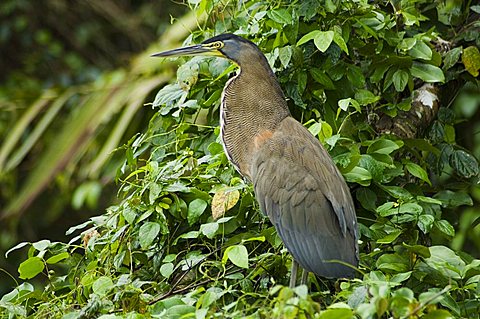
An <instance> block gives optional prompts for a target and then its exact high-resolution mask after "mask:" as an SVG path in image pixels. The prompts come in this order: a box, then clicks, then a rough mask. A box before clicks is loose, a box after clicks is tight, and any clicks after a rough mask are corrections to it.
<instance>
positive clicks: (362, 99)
mask: <svg viewBox="0 0 480 319" xmlns="http://www.w3.org/2000/svg"><path fill="white" fill-rule="evenodd" d="M355 100H356V101H357V102H358V103H359V104H360V105H362V106H364V105H368V104H372V103H375V102H377V101H378V100H380V96H378V95H375V94H373V93H372V92H370V91H369V90H365V89H358V90H357V92H355Z"/></svg>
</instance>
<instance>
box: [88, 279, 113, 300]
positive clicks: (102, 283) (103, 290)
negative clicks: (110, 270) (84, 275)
mask: <svg viewBox="0 0 480 319" xmlns="http://www.w3.org/2000/svg"><path fill="white" fill-rule="evenodd" d="M92 289H93V292H94V293H96V294H98V295H100V296H105V295H106V294H107V293H108V292H109V291H110V290H112V289H113V281H112V279H110V277H107V276H101V277H99V278H98V279H97V280H95V282H94V283H93V285H92Z"/></svg>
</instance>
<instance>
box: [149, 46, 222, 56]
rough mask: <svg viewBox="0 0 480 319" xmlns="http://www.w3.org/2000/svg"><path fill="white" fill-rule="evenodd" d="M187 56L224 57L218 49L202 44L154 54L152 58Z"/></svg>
mask: <svg viewBox="0 0 480 319" xmlns="http://www.w3.org/2000/svg"><path fill="white" fill-rule="evenodd" d="M187 55H213V56H222V53H221V52H220V51H218V50H216V49H212V48H208V47H204V46H203V45H201V44H197V45H191V46H188V47H183V48H178V49H173V50H169V51H164V52H160V53H155V54H152V55H151V56H152V57H169V56H171V57H176V56H187Z"/></svg>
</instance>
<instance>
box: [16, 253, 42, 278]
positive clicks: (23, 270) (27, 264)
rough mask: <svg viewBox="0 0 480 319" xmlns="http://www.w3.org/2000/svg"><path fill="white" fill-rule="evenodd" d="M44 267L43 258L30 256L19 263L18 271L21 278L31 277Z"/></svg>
mask: <svg viewBox="0 0 480 319" xmlns="http://www.w3.org/2000/svg"><path fill="white" fill-rule="evenodd" d="M44 268H45V264H44V263H43V259H42V258H40V257H30V258H28V259H27V260H25V261H24V262H22V263H21V264H20V266H19V267H18V272H19V274H20V278H21V279H31V278H33V277H35V276H36V275H38V274H39V273H41V272H42V271H43V269H44Z"/></svg>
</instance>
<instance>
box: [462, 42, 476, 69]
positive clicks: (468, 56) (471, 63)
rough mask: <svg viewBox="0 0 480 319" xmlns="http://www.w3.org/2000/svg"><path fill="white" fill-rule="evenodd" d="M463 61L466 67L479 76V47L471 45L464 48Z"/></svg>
mask: <svg viewBox="0 0 480 319" xmlns="http://www.w3.org/2000/svg"><path fill="white" fill-rule="evenodd" d="M462 62H463V65H465V69H466V70H467V71H468V73H470V74H471V75H473V76H474V77H477V76H478V70H479V69H480V52H479V51H478V48H477V47H474V46H470V47H468V48H466V49H464V50H463V54H462Z"/></svg>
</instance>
